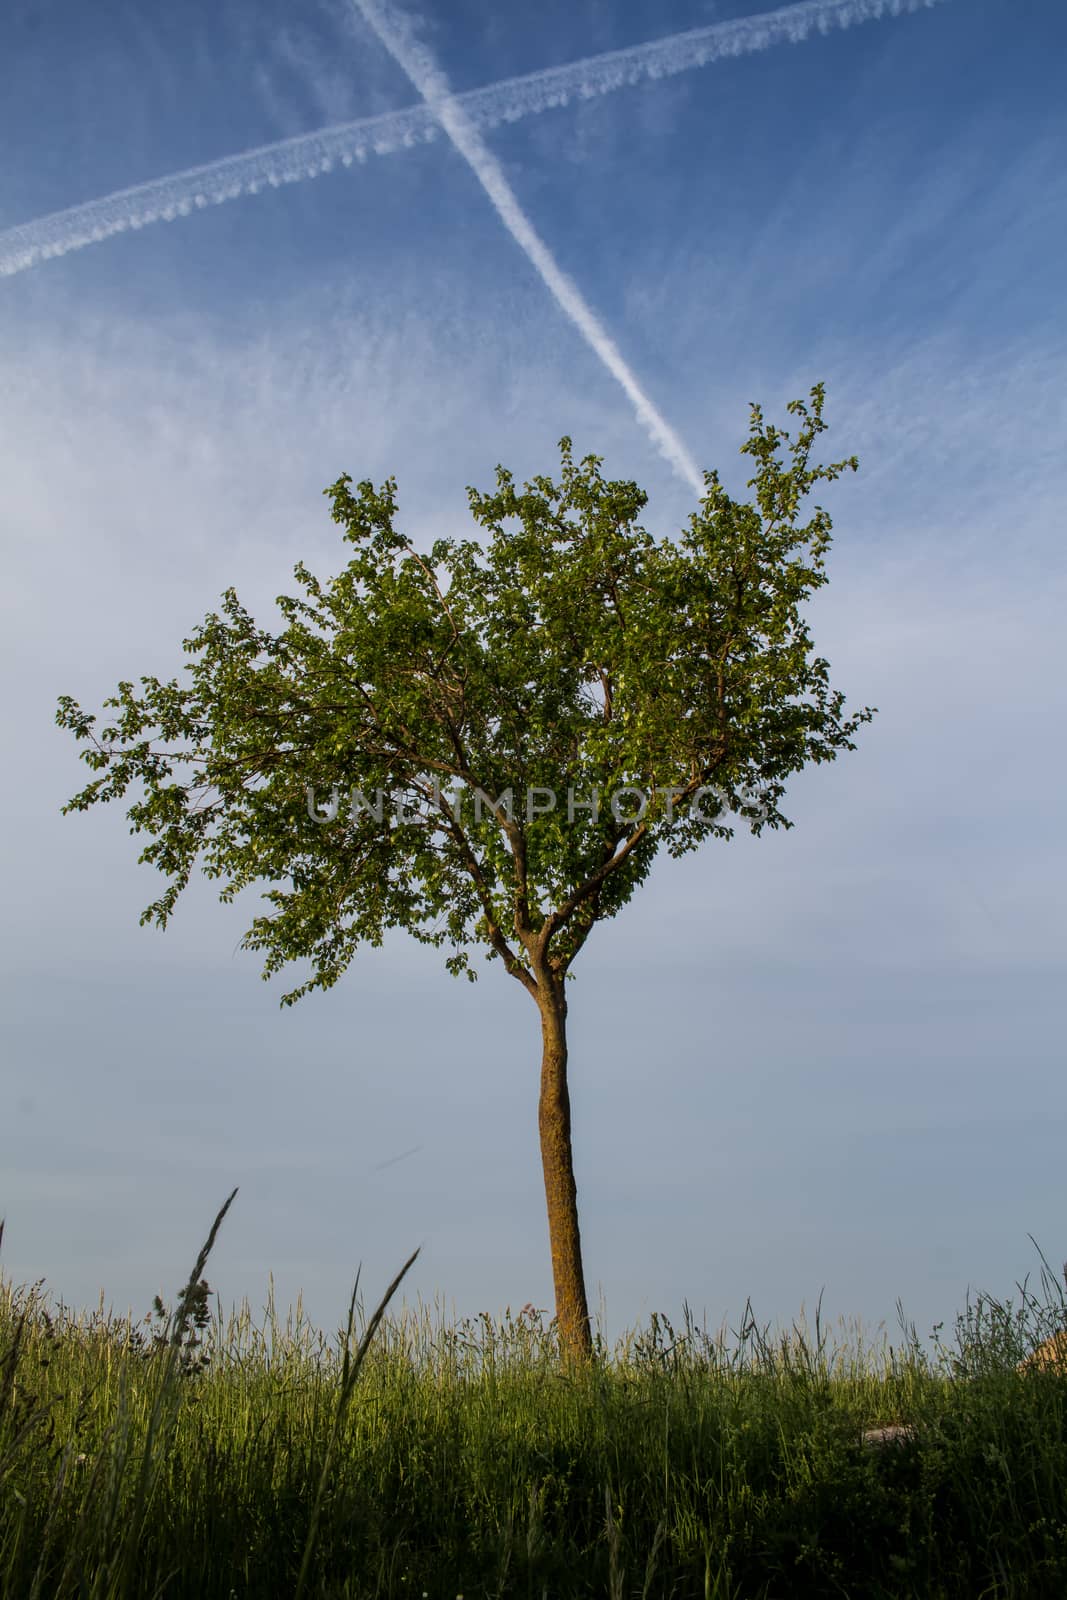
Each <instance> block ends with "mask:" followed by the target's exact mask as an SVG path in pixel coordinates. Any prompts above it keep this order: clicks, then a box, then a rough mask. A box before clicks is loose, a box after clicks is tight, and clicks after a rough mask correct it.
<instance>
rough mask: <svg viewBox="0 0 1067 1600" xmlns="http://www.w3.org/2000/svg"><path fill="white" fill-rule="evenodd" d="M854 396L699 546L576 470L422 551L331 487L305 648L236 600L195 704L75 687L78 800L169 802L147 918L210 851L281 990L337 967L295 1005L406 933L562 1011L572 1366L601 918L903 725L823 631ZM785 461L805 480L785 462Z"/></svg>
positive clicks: (209, 871) (203, 653)
mask: <svg viewBox="0 0 1067 1600" xmlns="http://www.w3.org/2000/svg"><path fill="white" fill-rule="evenodd" d="M823 399H824V388H823V386H822V385H821V384H820V385H816V386H815V388H813V389H812V391H811V407H810V409H809V407H808V406H807V405H806V404H805V403H804V402H803V401H800V400H795V401H793V402H791V403H790V405H789V410H790V412H791V413H793V414H794V415H799V416H800V417H801V418H802V419H803V422H802V427H801V430H800V432H799V433H798V436H797V438H796V440H795V441H793V440H791V438H790V435H789V433H788V432H786V431H784V430H778V429H776V428H774V427H772V426H769V425H767V426H765V425H764V421H763V414H762V411H761V409H760V407H759V406H753V407H752V412H751V429H750V437H749V439H748V441H747V442H746V443H745V444H744V445H743V446H742V453H743V454H747V455H749V456H751V457H753V458H754V460H755V462H756V463H757V467H756V475H755V477H753V478H750V479H749V487H750V488H754V489H755V491H756V504H755V505H752V504H742V503H740V502H738V501H735V500H733V499H731V497H730V496H729V495H728V494H727V493H726V491H725V489H724V488H723V487H722V485H721V483H720V480H719V476H718V473H717V472H710V473H705V485H706V491H705V494H704V497H703V499H702V501H701V503H700V509H699V510H698V511H697V512H695V513H694V514H693V515H692V517H691V518H690V521H689V525H688V527H687V528H686V529H685V530H684V531H683V532H682V534H681V535H680V537H679V538H678V540H677V541H676V542H671V541H663V542H659V543H657V542H656V541H654V540H653V539H652V538H651V537H650V536H649V535H648V534H647V533H646V532H645V530H644V529H643V528H641V527H640V526H638V525H637V524H636V522H635V518H636V517H637V516H638V515H639V513H640V511H641V510H642V508H643V507H644V505H645V504H646V501H647V498H648V497H647V495H646V494H644V493H643V492H642V490H640V489H639V488H638V487H637V485H636V484H635V483H631V482H628V481H621V480H613V481H611V482H605V481H604V479H603V478H602V477H601V475H600V471H599V466H600V461H601V459H602V458H600V457H597V456H586V457H585V458H584V460H583V461H582V462H581V465H580V466H578V467H575V466H574V464H573V459H572V455H571V441H570V440H569V439H567V438H564V439H563V440H561V441H560V452H561V457H562V476H561V479H560V482H559V483H558V484H556V483H553V482H552V481H551V479H549V478H545V477H538V478H535V479H534V481H533V483H531V484H527V485H526V487H525V490H524V492H523V493H522V494H518V493H516V490H515V487H514V481H513V478H512V476H511V474H510V473H509V472H507V471H506V470H505V469H504V468H503V467H498V468H497V492H496V493H495V494H492V495H483V494H480V493H478V492H477V491H476V490H474V489H469V490H468V496H469V500H470V507H471V512H472V514H473V516H474V519H475V521H476V522H477V523H478V524H480V525H481V527H482V528H484V529H485V530H487V532H488V534H489V538H488V540H487V541H485V542H478V541H477V540H472V539H468V540H453V539H439V540H437V542H436V543H435V544H434V545H433V548H432V549H431V550H430V552H429V554H428V555H426V554H422V555H420V554H419V553H418V551H417V550H416V549H415V548H414V546H413V545H412V543H411V541H410V540H409V539H408V538H407V537H406V536H405V535H403V534H401V533H398V532H397V531H396V529H395V528H394V525H393V524H394V517H395V515H396V509H397V503H396V482H395V480H394V479H392V478H389V479H387V480H386V482H385V484H384V485H383V487H382V488H381V489H380V490H376V489H375V488H374V487H373V485H372V484H371V483H370V482H369V481H365V482H362V483H360V484H359V487H358V494H357V495H353V494H352V492H351V490H350V485H351V482H352V480H351V478H350V477H349V476H348V475H347V474H345V475H343V476H342V477H340V478H339V479H338V480H337V482H336V483H335V484H333V485H332V487H331V488H329V489H327V490H326V491H325V492H326V494H328V495H329V496H330V498H331V500H332V504H333V519H334V521H335V522H337V523H339V524H340V525H341V527H342V528H343V530H344V533H343V537H344V539H345V542H346V543H347V544H348V546H349V548H350V551H351V554H350V557H349V560H348V564H347V566H346V567H345V568H344V569H343V570H342V571H341V573H340V574H339V575H338V576H337V577H336V578H333V579H332V580H330V581H329V582H328V583H325V584H323V583H320V582H319V581H318V579H316V578H315V577H313V576H312V574H311V573H310V572H309V571H308V570H307V568H306V567H305V566H304V565H303V564H302V563H301V564H298V565H297V566H296V568H295V575H296V578H297V580H298V582H299V583H300V585H301V586H302V588H303V592H304V598H302V599H294V598H288V597H284V596H283V597H280V598H279V599H278V602H277V604H278V608H279V610H280V611H281V613H282V616H283V617H284V619H285V624H286V625H285V627H284V629H283V631H282V632H280V633H277V634H275V633H272V632H270V631H269V630H265V629H262V628H259V627H258V626H257V625H256V623H255V621H254V620H253V618H252V617H251V616H250V615H249V614H248V612H247V611H246V610H245V609H244V608H243V607H242V605H241V604H240V602H239V600H238V598H237V595H236V593H235V591H234V590H232V589H230V590H228V591H227V592H226V594H225V596H224V597H223V605H222V609H223V613H224V615H223V616H219V615H218V614H215V613H212V614H209V615H208V616H207V618H206V619H205V621H204V622H203V624H202V625H201V626H200V627H199V628H198V629H197V630H196V632H195V633H194V634H193V635H192V637H191V638H190V639H188V640H186V641H185V644H184V648H185V650H186V652H187V653H188V654H189V655H190V656H191V657H192V661H191V662H189V663H187V664H186V667H185V671H186V672H187V673H188V674H190V678H189V680H188V681H186V682H184V683H179V681H178V680H177V679H176V678H174V679H171V680H170V681H169V682H167V683H161V682H160V681H159V680H158V679H157V678H154V677H143V678H141V679H140V684H141V692H140V693H139V694H138V693H136V692H135V690H134V687H133V685H132V683H129V682H123V683H120V684H119V686H118V692H117V695H116V696H115V697H114V698H111V699H109V700H107V701H106V702H105V705H107V706H109V707H114V708H116V716H115V720H114V725H113V726H110V727H105V728H102V729H101V730H100V732H99V736H97V735H96V733H94V724H95V721H96V719H95V718H94V717H92V716H88V715H86V714H85V713H84V712H83V711H82V710H81V709H80V707H79V706H78V705H77V704H76V702H75V701H74V700H72V699H71V698H70V697H69V696H63V697H62V698H61V699H60V701H59V709H58V711H57V716H56V720H57V722H58V723H59V724H60V726H61V727H65V728H69V729H70V730H71V732H72V733H73V734H74V735H75V737H76V738H78V739H86V740H88V741H89V745H90V747H89V748H87V749H86V750H84V751H83V752H82V755H83V759H84V760H85V761H86V762H87V763H88V765H89V766H90V767H91V768H92V769H93V770H94V771H98V772H101V773H102V774H103V776H101V777H98V778H96V779H94V780H93V781H92V782H91V783H90V784H89V785H88V786H87V787H86V788H85V789H83V790H82V791H81V793H79V794H78V795H76V796H75V797H74V798H73V799H72V800H70V801H69V802H68V804H67V805H66V806H64V807H63V810H64V812H68V811H84V810H86V809H87V808H88V807H89V806H90V805H92V804H94V803H95V802H96V801H99V800H114V799H118V798H120V797H122V796H125V795H126V792H127V790H128V789H129V788H130V786H131V784H134V783H135V782H137V783H139V784H140V786H141V790H140V793H141V798H140V799H137V800H135V801H134V803H132V804H131V805H130V807H129V810H128V812H127V816H128V818H129V820H130V821H131V823H132V824H133V830H132V831H135V832H143V833H148V834H151V835H152V836H153V837H152V842H151V843H150V844H148V845H147V846H146V847H145V849H144V850H143V851H142V852H141V855H140V857H139V859H140V860H141V861H147V862H152V863H153V864H154V865H155V866H156V867H158V868H159V869H160V871H161V872H163V873H165V874H167V875H168V876H169V878H170V883H169V885H168V887H167V889H166V892H165V893H164V894H163V895H162V897H161V898H160V899H158V900H156V901H155V902H154V903H153V904H152V905H150V906H148V907H147V908H146V910H145V911H144V912H143V914H142V916H141V922H142V924H143V923H146V922H149V921H153V922H155V923H157V924H158V925H159V926H160V927H161V928H165V927H166V925H167V922H168V920H169V918H170V915H171V912H172V911H173V909H174V905H175V902H176V901H177V899H178V896H179V894H180V893H181V891H182V889H183V888H184V887H185V885H186V884H187V883H188V881H189V877H190V873H191V871H192V869H193V866H194V864H196V862H197V860H198V858H199V859H200V860H201V861H202V866H203V870H204V872H205V873H206V875H207V876H208V877H212V878H221V879H224V880H225V884H224V887H223V888H222V890H221V891H220V899H222V900H223V901H228V900H231V899H232V898H233V896H234V895H235V894H236V893H237V892H238V891H239V890H241V889H244V888H245V887H247V886H248V885H250V884H253V883H261V884H267V885H269V886H270V887H268V888H266V889H265V890H264V892H263V896H262V898H263V899H264V900H266V901H267V902H268V903H269V904H270V906H271V907H272V908H273V909H272V911H271V912H270V913H269V914H266V915H261V916H257V917H255V918H254V919H253V921H252V925H251V927H250V928H249V930H248V932H247V933H246V934H245V936H244V939H243V945H244V947H245V948H246V949H250V950H262V951H266V960H265V965H264V971H263V976H264V978H269V977H270V976H271V975H272V974H274V973H276V972H277V971H278V970H279V969H280V968H282V967H283V966H284V965H286V963H288V962H291V961H297V960H305V961H308V962H310V963H311V966H312V969H313V970H312V975H311V976H310V977H308V978H307V979H306V981H305V982H303V983H301V984H300V985H299V986H298V987H297V988H295V989H293V990H292V991H291V992H289V993H287V994H286V995H285V996H284V997H283V999H282V1004H283V1005H289V1004H292V1002H293V1001H295V1000H297V999H299V998H300V996H302V995H304V994H306V993H307V992H308V991H309V990H311V989H315V988H320V989H328V988H330V987H331V986H332V985H333V984H334V983H336V982H337V980H338V978H339V977H340V976H341V974H342V973H343V972H344V971H345V969H346V968H347V966H348V964H349V962H350V961H351V960H352V957H353V955H354V954H355V952H356V950H357V948H358V947H359V945H360V944H361V943H363V944H367V943H369V944H372V945H379V944H381V942H382V938H383V935H384V933H385V931H386V930H387V929H388V928H394V927H399V928H405V929H407V931H408V932H409V933H411V934H413V935H414V936H415V938H417V939H419V940H421V941H422V942H423V943H425V944H431V945H437V946H440V945H447V946H448V947H449V948H450V950H451V954H450V955H449V956H448V959H447V963H446V964H447V966H448V968H449V970H450V971H451V972H452V973H454V974H456V975H458V974H460V973H464V972H465V973H466V975H467V977H468V978H469V979H471V980H472V981H473V980H474V979H475V977H476V976H477V974H476V972H475V970H474V968H472V967H471V966H470V965H469V962H468V955H467V951H468V949H470V948H471V947H475V946H481V947H483V949H484V948H485V947H487V949H485V953H486V956H487V959H490V960H492V959H499V960H500V962H501V964H502V965H503V967H504V969H505V971H506V972H507V973H508V974H509V975H510V976H511V977H512V978H513V979H514V980H515V981H516V982H517V983H521V984H522V986H523V988H524V989H525V990H526V991H527V993H528V994H529V995H530V998H531V999H532V1000H533V1002H534V1004H535V1005H536V1007H537V1009H538V1013H539V1016H540V1023H541V1040H542V1056H541V1084H540V1099H539V1105H538V1126H539V1130H540V1142H541V1160H542V1164H543V1168H544V1181H545V1198H546V1200H547V1205H548V1228H549V1239H550V1243H551V1252H552V1272H553V1278H554V1282H555V1294H556V1315H557V1323H558V1332H559V1336H560V1344H561V1350H562V1352H563V1353H564V1355H566V1356H569V1357H577V1358H587V1357H589V1356H591V1354H592V1350H593V1344H592V1338H591V1333H590V1326H589V1312H588V1305H587V1300H586V1291H585V1282H584V1276H583V1268H582V1254H581V1240H580V1235H579V1228H578V1206H577V1195H576V1189H575V1180H574V1164H573V1159H572V1150H571V1124H570V1101H569V1095H568V1088H567V1035H566V1020H567V994H566V983H565V980H566V979H567V978H568V977H569V976H571V968H572V966H573V963H574V959H575V957H576V956H577V954H578V952H579V951H580V950H581V948H582V946H583V945H584V944H585V941H586V939H587V938H588V937H589V934H590V932H591V931H592V929H593V927H594V926H595V925H596V924H597V923H598V922H602V921H605V920H607V919H608V918H609V917H613V916H615V915H616V913H617V912H618V911H620V910H621V909H622V907H623V906H624V905H626V903H627V902H628V901H629V900H630V898H631V896H632V895H633V893H634V891H635V890H636V888H637V887H638V885H639V884H640V883H641V882H642V881H643V880H644V878H645V877H646V876H647V874H648V871H649V869H650V867H651V866H652V862H653V860H654V858H655V856H656V853H657V851H658V850H659V849H660V847H661V845H666V848H667V850H668V852H669V853H670V854H671V855H672V856H675V857H677V856H681V855H683V854H685V853H686V852H688V851H690V850H694V849H695V848H696V847H697V846H698V845H699V844H700V843H701V841H702V840H704V839H706V838H707V837H708V836H709V835H713V836H715V837H716V838H730V837H731V836H732V834H733V828H732V827H731V826H729V825H728V823H727V820H726V819H727V817H728V815H730V814H731V813H737V814H740V815H741V816H743V817H744V818H745V819H746V821H747V822H748V824H749V826H750V828H751V830H752V832H753V833H756V834H758V833H760V831H761V830H762V828H764V827H772V828H777V827H779V826H782V827H787V828H788V827H791V826H792V824H791V823H790V822H789V821H788V820H787V819H786V817H784V816H783V815H782V813H781V811H780V810H779V808H778V802H779V800H780V799H781V798H782V796H783V794H784V792H785V780H786V779H787V778H788V776H789V774H790V773H793V772H797V771H799V770H800V769H801V768H802V767H803V766H804V765H805V763H806V762H807V761H808V760H809V759H810V760H812V761H817V762H821V761H832V760H834V759H835V758H836V755H837V752H838V751H839V750H842V749H845V750H852V749H855V745H854V744H853V743H852V741H851V735H852V734H853V733H855V731H856V729H857V728H858V727H859V725H860V724H861V723H864V722H868V721H870V719H871V717H872V716H873V715H874V712H873V710H872V709H871V708H869V707H867V708H865V709H864V710H862V711H860V712H857V713H856V714H855V715H853V716H850V717H845V716H844V715H843V705H844V695H843V694H841V693H840V692H837V691H834V690H832V689H831V688H830V686H829V682H828V663H827V662H826V661H824V660H822V659H821V658H819V657H815V656H813V654H812V643H811V639H810V636H809V634H808V630H807V627H806V624H805V623H804V621H803V620H802V618H801V616H800V612H799V607H800V605H801V603H802V602H803V601H804V600H805V599H806V598H807V596H808V595H809V594H810V593H811V592H812V591H813V590H815V589H817V588H819V587H821V586H822V585H823V584H824V583H826V581H827V579H826V575H825V570H824V558H825V555H826V551H827V549H828V547H829V544H830V518H829V517H828V515H827V514H826V512H825V511H823V510H822V509H821V508H820V507H815V509H814V515H813V516H812V517H811V520H810V521H809V522H807V523H806V524H805V525H804V526H799V527H798V525H797V515H798V508H799V506H800V503H801V500H802V498H803V497H804V496H805V495H806V494H807V493H808V491H809V490H810V489H811V487H812V485H813V484H814V483H816V482H817V481H818V480H819V479H827V480H832V479H834V478H837V477H838V476H839V475H840V474H841V472H842V471H843V470H844V469H845V468H846V467H850V468H852V469H853V470H855V469H856V468H857V466H858V464H859V463H858V461H857V459H856V457H854V456H853V457H851V458H849V459H848V460H846V461H839V462H836V463H835V464H833V465H831V466H819V467H814V468H812V467H809V464H808V463H809V456H810V452H811V447H812V444H813V442H814V440H815V438H816V436H817V435H818V434H819V433H821V432H822V431H823V430H824V429H825V428H826V426H827V424H826V423H825V422H824V421H823V420H822V406H823ZM783 443H784V444H785V445H786V446H788V448H789V452H790V454H791V457H792V461H791V464H789V465H788V467H785V466H783V465H782V463H781V462H780V460H779V447H780V445H781V444H783Z"/></svg>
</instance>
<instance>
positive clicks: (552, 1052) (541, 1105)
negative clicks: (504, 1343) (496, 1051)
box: [537, 973, 593, 1361]
mask: <svg viewBox="0 0 1067 1600" xmlns="http://www.w3.org/2000/svg"><path fill="white" fill-rule="evenodd" d="M540 988H541V998H540V999H539V1000H538V1006H539V1009H540V1012H541V1039H542V1056H541V1095H540V1099H539V1100H538V1105H537V1125H538V1129H539V1131H540V1135H541V1165H542V1168H543V1170H544V1175H545V1199H546V1201H547V1203H548V1239H549V1246H550V1248H551V1251H552V1278H553V1282H554V1285H555V1291H556V1319H557V1325H558V1329H559V1341H560V1350H561V1353H562V1354H563V1355H564V1357H565V1359H568V1360H570V1361H575V1360H578V1361H587V1360H588V1359H589V1358H590V1357H591V1356H592V1353H593V1338H592V1333H591V1331H590V1327H589V1307H588V1304H587V1301H586V1297H585V1276H584V1273H583V1271H582V1241H581V1236H580V1234H579V1232H578V1191H577V1187H576V1185H575V1182H574V1155H573V1151H572V1149H571V1102H570V1095H569V1094H568V1092H567V1000H566V996H565V995H564V993H563V984H562V982H561V981H559V980H557V979H554V978H553V977H552V976H551V975H550V974H548V973H545V974H543V975H542V976H541V978H540Z"/></svg>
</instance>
